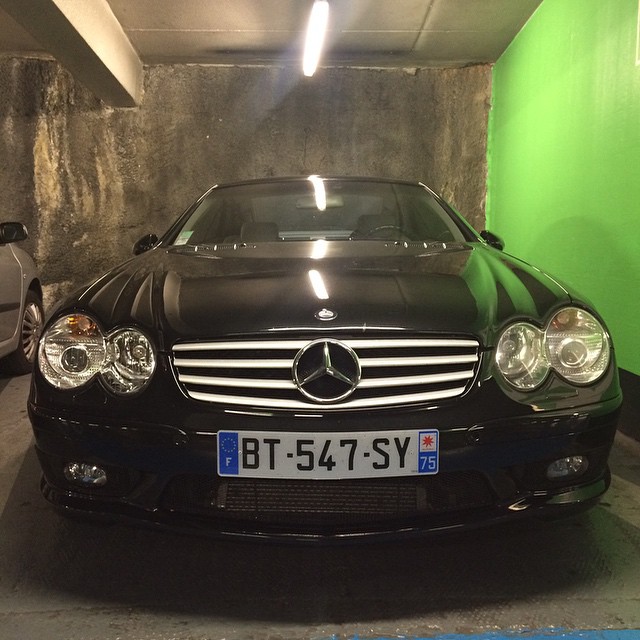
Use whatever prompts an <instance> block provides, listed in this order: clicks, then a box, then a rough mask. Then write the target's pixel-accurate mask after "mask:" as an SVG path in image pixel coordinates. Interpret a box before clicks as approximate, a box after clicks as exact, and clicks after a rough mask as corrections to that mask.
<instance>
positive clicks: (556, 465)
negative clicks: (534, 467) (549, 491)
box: [547, 456, 589, 480]
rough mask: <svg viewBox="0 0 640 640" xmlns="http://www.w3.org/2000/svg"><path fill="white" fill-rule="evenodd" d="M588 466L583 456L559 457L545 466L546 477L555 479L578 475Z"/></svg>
mask: <svg viewBox="0 0 640 640" xmlns="http://www.w3.org/2000/svg"><path fill="white" fill-rule="evenodd" d="M588 466H589V462H588V460H587V459H586V458H585V457H584V456H569V457H568V458H560V460H556V461H555V462H552V463H551V464H550V465H549V466H548V467H547V478H549V480H557V479H558V478H570V477H572V476H579V475H581V474H583V473H584V472H585V471H586V470H587V467H588Z"/></svg>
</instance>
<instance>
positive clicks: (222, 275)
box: [68, 241, 570, 348]
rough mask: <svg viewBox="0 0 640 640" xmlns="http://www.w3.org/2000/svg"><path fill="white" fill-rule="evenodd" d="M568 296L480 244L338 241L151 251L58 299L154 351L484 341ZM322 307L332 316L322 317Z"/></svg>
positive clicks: (521, 264) (530, 270)
mask: <svg viewBox="0 0 640 640" xmlns="http://www.w3.org/2000/svg"><path fill="white" fill-rule="evenodd" d="M569 299H570V297H569V294H568V292H567V290H566V289H564V288H563V287H562V286H560V285H559V284H558V283H557V282H556V281H555V280H553V279H551V278H550V277H548V276H546V275H545V274H543V273H542V272H540V271H539V270H537V269H534V268H533V267H531V266H529V265H527V264H526V263H524V262H521V261H519V260H516V259H515V258H512V257H510V256H508V255H507V254H505V253H502V252H500V251H497V250H494V249H492V248H489V247H487V246H485V245H484V244H481V243H468V244H454V245H444V244H442V243H437V244H425V243H415V244H412V243H402V244H399V243H390V242H381V241H376V242H369V241H358V242H348V241H342V242H329V243H325V244H323V245H320V244H318V243H317V242H316V243H313V242H295V243H267V244H262V245H259V244H258V245H230V246H229V245H228V246H218V247H196V248H194V247H170V248H163V247H158V248H156V249H153V250H151V251H149V252H148V253H146V254H143V255H142V256H139V257H137V258H134V259H132V260H130V261H128V262H126V263H125V264H123V265H121V266H120V267H118V268H116V269H114V270H112V271H110V272H109V273H107V274H106V275H105V276H103V277H102V278H100V279H98V280H97V281H96V282H94V283H93V284H91V285H90V286H89V287H87V288H86V289H85V290H84V291H83V292H81V293H80V294H78V295H76V296H75V297H74V299H72V300H70V301H68V306H72V307H75V308H82V309H84V310H86V311H88V312H90V313H92V314H93V315H95V316H96V317H97V319H98V320H99V322H100V323H101V324H102V325H103V327H104V328H105V329H106V330H109V329H110V328H113V327H116V326H119V325H123V324H127V323H136V324H138V325H140V326H142V327H143V328H144V329H146V330H147V331H150V332H153V333H157V334H158V339H159V340H160V341H161V345H160V346H161V348H167V347H168V346H169V345H170V344H172V343H173V342H174V341H175V340H176V339H180V338H187V339H194V338H211V337H215V336H224V335H231V334H248V333H262V332H278V331H281V330H287V329H294V330H296V331H305V332H309V333H313V332H314V331H323V332H325V333H329V332H333V331H335V330H349V331H362V330H365V329H376V328H381V329H390V330H392V329H404V330H412V331H435V332H446V333H450V334H472V335H476V336H478V337H479V338H480V339H481V340H482V341H483V342H484V343H485V344H488V342H489V343H490V341H491V340H492V336H493V334H494V333H495V331H496V330H497V328H498V327H499V326H500V325H502V324H503V323H504V322H505V321H506V320H507V319H509V318H511V317H516V316H517V317H527V318H531V319H534V320H535V319H536V318H543V317H544V316H545V315H547V314H548V313H549V311H550V310H551V309H553V308H555V307H557V306H558V305H559V304H562V303H564V302H567V301H569ZM323 309H327V310H329V311H331V312H332V315H333V316H335V317H334V319H332V320H326V319H324V320H323V319H322V315H323V314H319V312H320V311H321V310H323ZM326 315H328V314H326Z"/></svg>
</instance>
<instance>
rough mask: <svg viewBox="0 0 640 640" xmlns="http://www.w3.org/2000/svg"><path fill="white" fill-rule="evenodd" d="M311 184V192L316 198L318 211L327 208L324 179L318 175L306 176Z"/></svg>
mask: <svg viewBox="0 0 640 640" xmlns="http://www.w3.org/2000/svg"><path fill="white" fill-rule="evenodd" d="M307 180H309V182H311V184H312V185H313V194H314V196H315V198H316V207H317V208H318V211H326V210H327V192H326V190H325V188H324V180H323V179H322V178H321V177H320V176H309V177H308V178H307Z"/></svg>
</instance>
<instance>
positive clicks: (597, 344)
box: [545, 308, 611, 384]
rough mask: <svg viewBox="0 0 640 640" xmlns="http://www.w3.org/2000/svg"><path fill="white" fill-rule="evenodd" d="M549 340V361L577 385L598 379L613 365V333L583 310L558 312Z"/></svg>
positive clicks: (552, 323) (551, 326)
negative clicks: (611, 361)
mask: <svg viewBox="0 0 640 640" xmlns="http://www.w3.org/2000/svg"><path fill="white" fill-rule="evenodd" d="M545 343H546V352H547V358H548V360H549V364H550V365H551V366H552V367H553V368H554V369H555V370H556V372H557V373H558V374H559V375H561V376H562V377H563V378H564V379H565V380H568V381H569V382H573V383H574V384H590V383H591V382H595V381H596V380H598V378H600V377H602V375H603V374H604V372H605V371H606V370H607V367H608V366H609V360H610V358H611V353H610V352H611V347H610V345H609V336H608V335H607V332H606V331H605V329H604V327H603V326H602V325H601V324H600V322H598V320H596V318H594V317H593V316H592V315H591V314H590V313H588V312H586V311H584V310H582V309H576V308H568V309H563V310H562V311H559V312H558V313H556V315H555V316H553V318H551V322H550V323H549V325H548V326H547V330H546V332H545Z"/></svg>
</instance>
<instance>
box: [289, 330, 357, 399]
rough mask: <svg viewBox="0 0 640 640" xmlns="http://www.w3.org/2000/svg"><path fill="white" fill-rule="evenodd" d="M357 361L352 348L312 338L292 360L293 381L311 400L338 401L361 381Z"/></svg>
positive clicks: (332, 341) (341, 343) (350, 392)
mask: <svg viewBox="0 0 640 640" xmlns="http://www.w3.org/2000/svg"><path fill="white" fill-rule="evenodd" d="M360 375H361V369H360V362H359V360H358V356H357V355H356V353H355V351H354V350H353V349H352V348H351V347H349V346H348V345H346V344H344V343H343V342H340V341H338V340H332V339H330V338H326V339H323V340H314V341H313V342H310V343H309V344H308V345H306V346H304V347H303V348H302V349H300V351H298V354H297V355H296V357H295V359H294V361H293V381H294V382H295V384H296V386H297V387H298V389H299V390H300V392H301V393H302V394H303V395H305V396H306V397H307V398H309V399H310V400H313V401H314V402H321V403H331V402H340V401H341V400H344V399H345V398H347V397H348V396H350V395H351V394H352V393H353V392H354V391H355V389H356V387H357V386H358V383H359V382H360Z"/></svg>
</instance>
